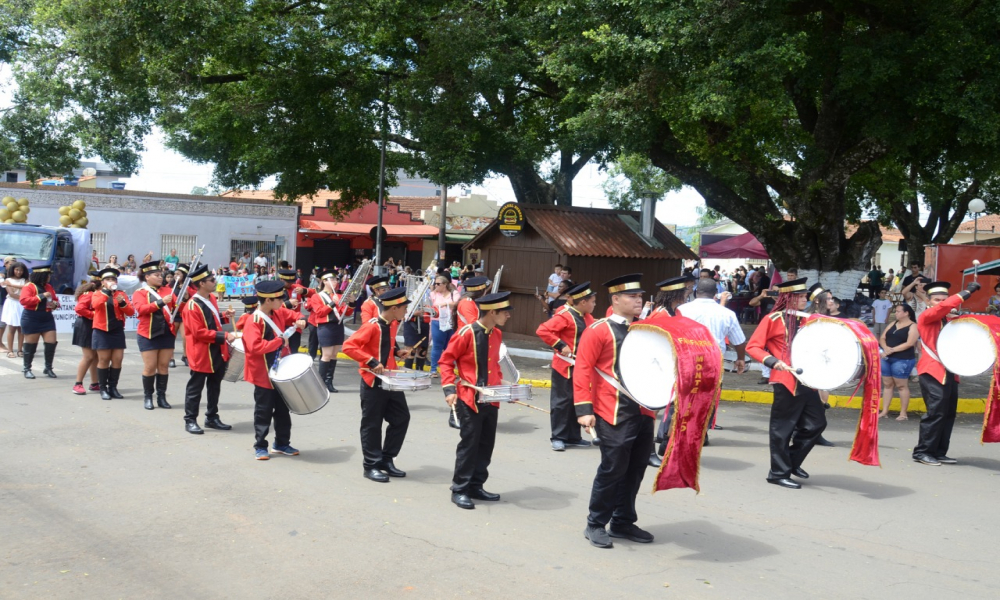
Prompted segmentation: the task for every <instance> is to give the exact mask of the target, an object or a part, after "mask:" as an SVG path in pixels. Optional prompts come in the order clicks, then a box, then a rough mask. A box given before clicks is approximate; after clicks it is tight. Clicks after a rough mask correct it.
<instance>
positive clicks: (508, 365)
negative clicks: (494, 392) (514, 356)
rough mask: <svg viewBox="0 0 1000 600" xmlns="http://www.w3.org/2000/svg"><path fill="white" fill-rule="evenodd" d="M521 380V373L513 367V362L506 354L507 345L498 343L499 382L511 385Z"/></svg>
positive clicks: (508, 354)
mask: <svg viewBox="0 0 1000 600" xmlns="http://www.w3.org/2000/svg"><path fill="white" fill-rule="evenodd" d="M520 380H521V372H520V371H518V370H517V367H515V366H514V361H513V360H511V358H510V353H508V352H507V344H504V343H503V342H501V343H500V381H502V382H504V383H506V384H509V385H513V384H516V383H517V382H518V381H520Z"/></svg>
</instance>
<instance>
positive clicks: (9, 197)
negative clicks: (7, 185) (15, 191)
mask: <svg viewBox="0 0 1000 600" xmlns="http://www.w3.org/2000/svg"><path fill="white" fill-rule="evenodd" d="M13 200H14V196H4V197H3V200H0V202H3V203H4V204H7V203H8V202H11V201H13Z"/></svg>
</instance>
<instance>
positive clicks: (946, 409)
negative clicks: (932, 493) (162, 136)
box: [22, 281, 980, 467]
mask: <svg viewBox="0 0 1000 600" xmlns="http://www.w3.org/2000/svg"><path fill="white" fill-rule="evenodd" d="M979 288H980V286H979V283H977V282H975V281H972V282H969V283H968V284H967V285H966V286H965V289H964V290H962V291H961V292H959V293H957V294H955V295H953V296H949V295H948V290H950V289H951V284H950V283H948V282H947V281H937V282H934V283H928V284H927V286H926V290H927V291H926V293H927V296H928V303H927V309H926V310H924V312H922V313H920V316H919V317H917V331H918V332H919V333H920V345H921V348H922V350H923V352H921V353H920V360H919V361H918V362H917V373H918V374H919V375H920V394H921V395H922V396H923V397H924V403H925V404H926V405H927V412H926V413H924V416H923V417H921V418H920V436H919V438H918V439H917V445H916V446H914V448H913V460H915V461H917V462H918V463H922V464H925V465H931V466H935V467H937V466H940V465H941V464H942V463H943V464H946V465H953V464H956V463H957V462H958V461H957V460H955V459H954V458H951V457H950V456H948V446H949V445H950V443H951V430H952V427H953V426H954V425H955V413H956V412H957V410H958V377H957V376H956V375H955V374H954V373H951V372H950V371H948V369H947V368H946V367H945V366H944V365H943V364H941V359H939V358H938V354H937V351H938V348H937V345H938V336H940V335H941V329H942V328H944V326H945V319H946V318H947V316H948V313H950V312H951V311H952V310H955V309H957V308H958V307H959V306H961V305H962V302H965V301H966V300H968V299H969V296H971V295H972V294H974V293H976V292H977V291H979ZM22 298H23V296H22Z"/></svg>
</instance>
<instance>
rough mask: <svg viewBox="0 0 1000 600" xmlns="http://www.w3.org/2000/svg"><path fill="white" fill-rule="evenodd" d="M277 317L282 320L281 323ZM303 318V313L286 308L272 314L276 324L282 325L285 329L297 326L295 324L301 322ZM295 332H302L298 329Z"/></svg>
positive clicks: (280, 308) (276, 310)
mask: <svg viewBox="0 0 1000 600" xmlns="http://www.w3.org/2000/svg"><path fill="white" fill-rule="evenodd" d="M275 316H277V317H278V318H280V319H281V321H278V319H276V318H275ZM302 318H303V317H302V313H300V312H299V311H297V310H292V309H291V308H286V307H284V306H280V307H278V308H276V309H274V311H272V312H271V320H272V321H274V324H275V325H280V326H281V327H284V328H285V329H287V328H289V327H291V326H292V325H295V322H296V321H299V320H301V319H302ZM295 331H302V330H301V329H299V328H298V327H296V328H295Z"/></svg>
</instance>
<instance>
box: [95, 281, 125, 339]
mask: <svg viewBox="0 0 1000 600" xmlns="http://www.w3.org/2000/svg"><path fill="white" fill-rule="evenodd" d="M106 291H107V290H105V289H104V288H101V289H99V290H97V291H96V292H94V293H93V295H91V296H90V306H91V307H92V308H93V309H94V329H100V330H101V331H107V330H108V323H109V321H111V320H112V319H114V320H116V321H121V322H122V323H123V324H124V323H125V317H131V316H132V315H134V314H135V307H133V306H132V301H131V300H129V299H128V294H126V293H125V292H123V291H121V290H115V291H114V293H113V294H112V295H113V296H114V298H110V297H109V296H108V295H107V294H106V293H105V292H106ZM120 300H124V301H125V308H121V307H120V306H118V302H119V301H120ZM111 307H113V309H112V308H111Z"/></svg>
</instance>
